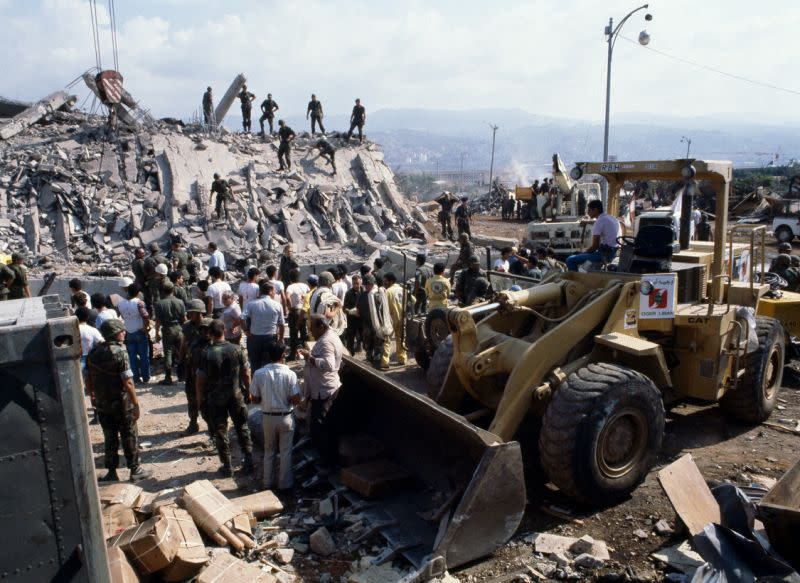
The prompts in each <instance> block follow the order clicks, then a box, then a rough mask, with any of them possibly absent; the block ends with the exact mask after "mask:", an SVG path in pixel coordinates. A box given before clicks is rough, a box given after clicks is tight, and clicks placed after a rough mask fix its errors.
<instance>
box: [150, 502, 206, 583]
mask: <svg viewBox="0 0 800 583" xmlns="http://www.w3.org/2000/svg"><path fill="white" fill-rule="evenodd" d="M158 512H159V514H160V515H161V516H163V517H164V518H165V519H166V520H167V521H168V522H169V526H170V530H172V531H174V532H176V533H177V534H178V541H179V546H178V552H177V553H176V554H175V558H174V559H173V560H172V564H171V565H169V566H168V567H167V568H166V569H164V570H163V571H161V573H160V576H161V579H162V580H163V581H169V582H171V581H185V580H187V579H191V578H193V577H194V576H195V575H197V573H199V572H200V569H202V568H203V566H204V565H205V564H206V563H207V562H208V555H207V554H206V546H205V544H203V538H202V537H201V536H200V531H199V530H197V526H195V523H194V520H192V517H191V516H189V513H188V512H186V511H185V510H184V509H183V508H178V507H177V506H162V507H161V508H159V509H158Z"/></svg>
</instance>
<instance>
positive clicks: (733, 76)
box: [618, 35, 800, 95]
mask: <svg viewBox="0 0 800 583" xmlns="http://www.w3.org/2000/svg"><path fill="white" fill-rule="evenodd" d="M618 36H619V37H621V38H623V39H625V40H626V41H628V42H629V43H632V44H635V45H637V46H642V45H639V43H638V42H637V41H635V40H633V39H630V38H628V37H626V36H622V35H618ZM642 48H645V49H647V50H648V51H653V52H654V53H657V54H659V55H661V56H662V57H667V58H668V59H672V60H674V61H678V62H680V63H686V64H687V65H692V66H694V67H698V68H700V69H704V70H706V71H711V72H712V73H717V74H718V75H722V76H723V77H729V78H730V79H736V80H737V81H744V82H745V83H750V84H752V85H758V86H760V87H766V88H767V89H775V90H776V91H783V92H784V93H791V94H792V95H800V91H795V90H794V89H788V88H786V87H780V86H778V85H772V84H771V83H764V82H763V81H756V80H755V79H750V78H748V77H743V76H742V75H736V74H735V73H728V72H727V71H721V70H720V69H715V68H714V67H710V66H708V65H704V64H702V63H698V62H696V61H691V60H689V59H684V58H683V57H676V56H675V55H670V54H669V53H665V52H664V51H659V50H658V49H654V48H653V47H652V46H650V45H647V46H642Z"/></svg>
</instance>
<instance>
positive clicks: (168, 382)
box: [161, 372, 172, 385]
mask: <svg viewBox="0 0 800 583" xmlns="http://www.w3.org/2000/svg"><path fill="white" fill-rule="evenodd" d="M161 384H162V385H171V384H172V373H171V372H168V373H167V374H165V375H164V382H163V383H161Z"/></svg>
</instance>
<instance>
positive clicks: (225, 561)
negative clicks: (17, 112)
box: [197, 553, 277, 583]
mask: <svg viewBox="0 0 800 583" xmlns="http://www.w3.org/2000/svg"><path fill="white" fill-rule="evenodd" d="M242 581H247V582H248V583H276V581H277V579H275V577H274V576H273V575H272V574H271V573H267V572H266V571H262V570H261V569H260V568H259V567H258V565H257V564H251V563H245V562H244V561H241V560H239V559H237V558H236V557H234V556H233V555H231V554H230V553H217V554H216V555H214V558H213V559H212V560H211V564H210V565H209V566H208V567H206V568H205V569H203V572H202V573H200V576H199V577H198V578H197V583H241V582H242Z"/></svg>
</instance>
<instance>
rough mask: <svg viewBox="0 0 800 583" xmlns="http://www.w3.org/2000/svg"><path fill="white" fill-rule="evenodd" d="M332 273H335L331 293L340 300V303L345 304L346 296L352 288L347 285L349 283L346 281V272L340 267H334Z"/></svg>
mask: <svg viewBox="0 0 800 583" xmlns="http://www.w3.org/2000/svg"><path fill="white" fill-rule="evenodd" d="M331 273H333V280H334V281H333V285H332V286H331V291H332V292H333V295H335V296H336V297H337V298H339V301H340V302H342V303H344V296H345V294H346V293H347V290H348V289H349V288H350V286H348V285H347V282H346V281H345V279H344V276H345V275H347V274H346V273H345V272H344V271H342V270H341V269H340V268H339V266H336V267H333V268H332V271H331Z"/></svg>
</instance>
